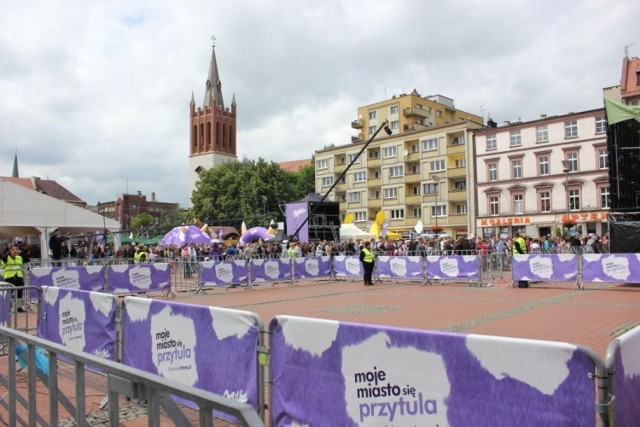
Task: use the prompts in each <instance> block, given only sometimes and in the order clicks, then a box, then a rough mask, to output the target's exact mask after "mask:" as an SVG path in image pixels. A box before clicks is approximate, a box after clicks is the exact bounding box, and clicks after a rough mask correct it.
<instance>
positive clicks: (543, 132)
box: [536, 125, 549, 142]
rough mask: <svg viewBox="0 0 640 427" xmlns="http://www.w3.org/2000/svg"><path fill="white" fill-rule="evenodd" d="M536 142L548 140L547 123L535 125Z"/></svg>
mask: <svg viewBox="0 0 640 427" xmlns="http://www.w3.org/2000/svg"><path fill="white" fill-rule="evenodd" d="M536 142H549V128H548V127H547V125H542V126H537V127H536Z"/></svg>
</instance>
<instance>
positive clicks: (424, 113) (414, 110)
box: [402, 107, 431, 126]
mask: <svg viewBox="0 0 640 427" xmlns="http://www.w3.org/2000/svg"><path fill="white" fill-rule="evenodd" d="M402 115H403V116H405V117H411V116H419V117H424V118H429V117H431V114H429V110H425V109H423V108H418V107H409V108H405V109H404V110H402ZM418 126H420V125H418Z"/></svg>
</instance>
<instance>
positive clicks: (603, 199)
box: [598, 186, 611, 209]
mask: <svg viewBox="0 0 640 427" xmlns="http://www.w3.org/2000/svg"><path fill="white" fill-rule="evenodd" d="M598 190H600V208H602V209H608V208H610V207H611V193H610V192H609V190H610V187H608V186H607V187H599V188H598Z"/></svg>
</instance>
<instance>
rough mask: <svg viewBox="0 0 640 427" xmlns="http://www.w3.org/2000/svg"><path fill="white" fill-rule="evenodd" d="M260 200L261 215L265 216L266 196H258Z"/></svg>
mask: <svg viewBox="0 0 640 427" xmlns="http://www.w3.org/2000/svg"><path fill="white" fill-rule="evenodd" d="M260 198H262V215H264V216H266V215H267V196H260Z"/></svg>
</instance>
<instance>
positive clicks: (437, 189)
mask: <svg viewBox="0 0 640 427" xmlns="http://www.w3.org/2000/svg"><path fill="white" fill-rule="evenodd" d="M431 179H433V180H434V181H435V183H436V185H435V187H436V188H435V190H436V209H435V214H436V225H435V227H434V228H435V229H436V230H439V228H438V195H439V194H440V177H439V176H438V175H431Z"/></svg>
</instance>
